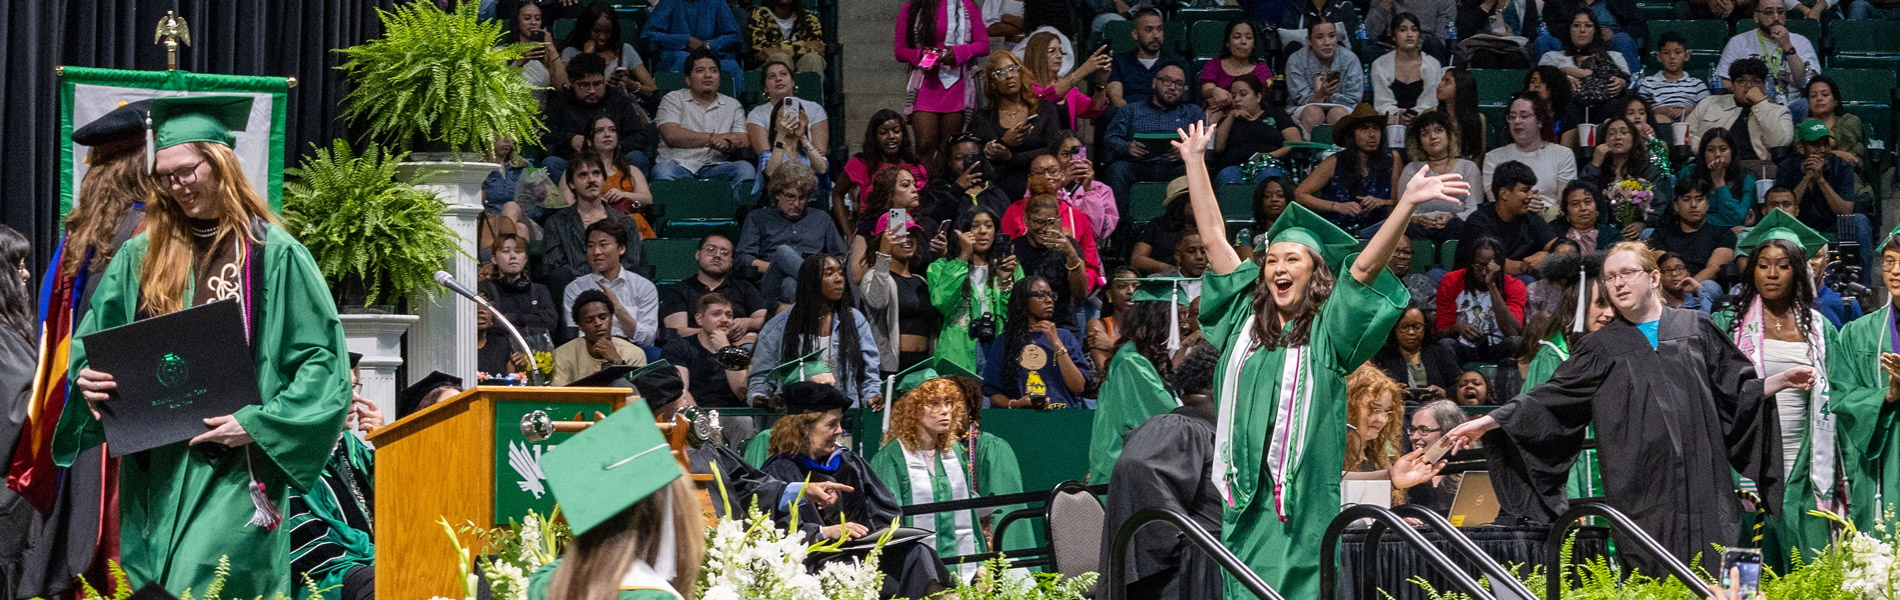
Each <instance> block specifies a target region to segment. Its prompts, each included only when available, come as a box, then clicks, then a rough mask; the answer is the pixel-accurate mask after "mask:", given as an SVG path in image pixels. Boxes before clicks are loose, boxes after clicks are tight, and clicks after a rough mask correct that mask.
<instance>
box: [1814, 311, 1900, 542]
mask: <svg viewBox="0 0 1900 600" xmlns="http://www.w3.org/2000/svg"><path fill="white" fill-rule="evenodd" d="M1892 337H1893V305H1892V304H1891V303H1889V304H1888V305H1887V306H1886V307H1884V308H1881V309H1880V310H1877V311H1874V312H1873V313H1870V314H1868V315H1867V316H1864V317H1861V318H1859V319H1855V320H1854V322H1852V323H1848V324H1847V325H1846V326H1844V327H1842V328H1841V331H1840V333H1838V334H1836V335H1835V336H1834V340H1833V342H1832V345H1830V346H1829V347H1828V355H1827V373H1828V379H1829V382H1828V383H1829V392H1830V396H1831V400H1832V404H1830V407H1831V408H1833V409H1834V424H1835V427H1836V429H1835V431H1836V432H1837V435H1838V436H1839V437H1838V438H1836V439H1837V440H1838V441H1839V443H1840V445H1841V456H1840V461H1841V466H1842V467H1844V471H1845V475H1846V477H1847V501H1848V512H1849V515H1848V516H1849V517H1850V518H1852V519H1853V521H1854V527H1856V528H1858V529H1860V530H1862V531H1871V530H1872V529H1873V526H1874V523H1875V522H1876V521H1878V520H1880V518H1881V515H1882V514H1883V513H1884V512H1885V511H1887V510H1900V461H1895V460H1892V458H1893V455H1894V453H1896V452H1900V428H1897V427H1895V423H1894V420H1895V417H1894V415H1895V413H1896V409H1897V408H1900V405H1897V404H1893V403H1888V402H1887V401H1886V399H1887V372H1886V371H1884V370H1882V369H1881V368H1880V355H1881V353H1883V352H1894V351H1895V348H1894V344H1893V339H1892Z"/></svg>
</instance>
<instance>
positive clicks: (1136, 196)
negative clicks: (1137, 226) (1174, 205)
mask: <svg viewBox="0 0 1900 600" xmlns="http://www.w3.org/2000/svg"><path fill="white" fill-rule="evenodd" d="M1167 199H1168V183H1167V182H1165V181H1143V182H1140V183H1136V184H1135V186H1134V187H1133V188H1130V189H1129V191H1128V220H1129V221H1132V222H1134V223H1146V222H1149V221H1153V220H1155V218H1156V217H1160V216H1161V213H1162V212H1163V211H1164V210H1166V209H1165V207H1163V206H1162V204H1163V203H1164V202H1166V201H1167Z"/></svg>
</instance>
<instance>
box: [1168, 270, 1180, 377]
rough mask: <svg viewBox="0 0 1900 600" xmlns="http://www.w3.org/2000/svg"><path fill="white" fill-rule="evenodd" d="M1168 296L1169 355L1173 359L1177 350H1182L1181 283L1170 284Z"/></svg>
mask: <svg viewBox="0 0 1900 600" xmlns="http://www.w3.org/2000/svg"><path fill="white" fill-rule="evenodd" d="M1169 290H1170V295H1169V296H1168V355H1169V357H1170V358H1169V360H1173V358H1172V357H1173V355H1174V353H1175V352H1179V351H1180V350H1181V283H1180V282H1178V281H1177V282H1175V283H1174V284H1172V285H1170V286H1169Z"/></svg>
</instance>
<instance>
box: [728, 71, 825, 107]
mask: <svg viewBox="0 0 1900 600" xmlns="http://www.w3.org/2000/svg"><path fill="white" fill-rule="evenodd" d="M792 85H793V86H795V87H796V88H797V94H798V97H799V98H803V99H805V100H810V101H812V102H817V103H819V104H824V103H825V76H824V75H821V74H818V73H813V72H810V71H806V72H804V73H794V74H792ZM746 89H752V88H746Z"/></svg>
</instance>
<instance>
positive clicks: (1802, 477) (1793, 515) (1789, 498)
mask: <svg viewBox="0 0 1900 600" xmlns="http://www.w3.org/2000/svg"><path fill="white" fill-rule="evenodd" d="M1736 318H1737V317H1736V310H1735V309H1734V308H1728V309H1724V310H1722V311H1721V312H1718V313H1715V314H1714V315H1713V316H1711V318H1710V320H1711V321H1713V322H1714V323H1715V327H1716V328H1717V329H1720V330H1722V332H1723V333H1730V331H1731V330H1730V329H1729V327H1730V326H1731V325H1733V324H1734V322H1735V319H1736ZM1810 318H1811V319H1813V321H1812V322H1813V323H1814V324H1815V326H1816V327H1818V328H1820V329H1821V335H1822V338H1821V345H1822V346H1823V347H1824V348H1826V349H1827V350H1829V351H1831V350H1833V349H1834V348H1835V347H1836V346H1835V344H1834V339H1835V338H1836V337H1838V334H1836V333H1835V331H1834V327H1833V325H1832V324H1830V323H1828V320H1827V319H1826V318H1825V317H1822V316H1821V313H1818V312H1817V313H1814V314H1813V315H1811V316H1810ZM1730 335H1733V334H1730ZM1744 354H1746V351H1744ZM1749 358H1750V359H1754V358H1755V357H1753V356H1750V357H1749ZM1815 366H1816V367H1817V368H1825V365H1815ZM1761 375H1762V376H1764V377H1766V376H1767V375H1768V374H1767V373H1762V374H1761ZM1822 381H1824V382H1827V383H1829V384H1830V385H1829V386H1828V387H1833V386H1832V385H1831V384H1832V379H1831V378H1829V379H1823V380H1822ZM1815 391H1816V392H1818V393H1819V395H1820V396H1821V397H1822V400H1821V401H1822V402H1827V400H1826V398H1829V397H1832V395H1831V394H1830V393H1829V391H1828V390H1826V389H1818V390H1815ZM1812 398H1813V396H1810V399H1812ZM1811 401H1812V400H1811ZM1781 433H1782V435H1787V434H1788V432H1787V431H1785V430H1784V431H1782V432H1781ZM1799 434H1800V436H1801V452H1800V454H1798V455H1796V456H1795V460H1794V469H1792V470H1790V471H1789V472H1788V474H1787V479H1786V480H1785V481H1786V482H1787V483H1786V484H1785V486H1786V487H1784V488H1783V491H1782V495H1781V497H1782V500H1781V506H1782V510H1781V513H1780V514H1775V515H1768V516H1767V519H1766V520H1765V521H1762V522H1759V523H1755V526H1756V527H1759V529H1756V528H1755V527H1751V528H1750V529H1749V530H1746V531H1743V532H1742V539H1741V540H1738V542H1739V543H1741V544H1743V545H1744V546H1758V547H1760V548H1762V555H1763V556H1762V558H1763V559H1764V560H1766V561H1767V563H1768V565H1769V566H1771V567H1773V568H1774V569H1775V571H1776V572H1780V573H1788V572H1790V571H1789V569H1790V568H1791V567H1792V566H1793V565H1792V564H1791V561H1790V560H1789V559H1790V557H1791V556H1792V555H1793V554H1792V553H1793V552H1795V551H1797V550H1798V551H1800V552H1801V560H1802V561H1804V562H1807V563H1812V562H1814V560H1815V555H1816V553H1817V552H1819V551H1820V550H1821V549H1822V548H1826V547H1827V546H1828V544H1830V543H1833V541H1834V540H1833V526H1832V524H1831V523H1830V522H1829V521H1828V520H1827V519H1823V518H1821V517H1816V516H1813V515H1809V514H1808V511H1811V510H1815V509H1818V508H1820V499H1819V498H1820V495H1821V494H1823V493H1826V494H1828V495H1830V496H1831V495H1832V491H1831V490H1823V489H1818V488H1817V486H1816V485H1815V484H1814V482H1813V481H1812V480H1811V479H1812V478H1811V477H1810V475H1811V474H1812V472H1813V466H1814V439H1813V436H1812V435H1810V431H1809V430H1806V429H1804V430H1801V431H1800V432H1799ZM1779 442H1780V441H1779V440H1776V443H1779ZM1835 444H1836V446H1839V445H1841V444H1842V440H1841V439H1840V438H1839V437H1838V436H1837V437H1836V438H1835ZM1841 454H1842V453H1841V451H1840V450H1839V448H1836V450H1835V453H1834V455H1835V456H1836V460H1839V457H1840V456H1841ZM1737 483H1738V484H1739V483H1740V480H1739V479H1738V480H1737ZM1753 520H1755V519H1744V521H1753ZM1757 532H1758V533H1759V534H1760V535H1761V540H1759V541H1756V540H1755V539H1754V537H1755V534H1756V533H1757Z"/></svg>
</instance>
